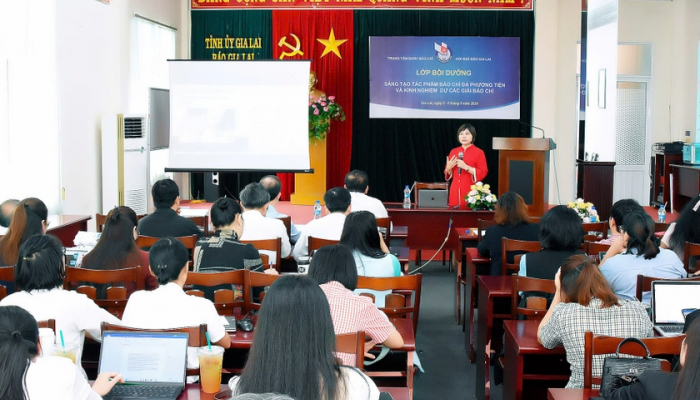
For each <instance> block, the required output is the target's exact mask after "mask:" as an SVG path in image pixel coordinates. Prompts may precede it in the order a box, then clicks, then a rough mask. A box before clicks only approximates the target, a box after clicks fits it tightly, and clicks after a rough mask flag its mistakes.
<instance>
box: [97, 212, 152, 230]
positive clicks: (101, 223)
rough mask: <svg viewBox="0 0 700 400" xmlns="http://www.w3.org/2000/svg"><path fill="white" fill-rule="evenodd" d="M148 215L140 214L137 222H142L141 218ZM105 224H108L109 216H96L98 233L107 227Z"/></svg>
mask: <svg viewBox="0 0 700 400" xmlns="http://www.w3.org/2000/svg"><path fill="white" fill-rule="evenodd" d="M146 215H148V214H139V215H137V216H136V221H140V220H141V218H143V217H145V216H146ZM105 222H107V216H106V215H104V214H95V225H96V227H97V232H102V230H103V229H104V227H105Z"/></svg>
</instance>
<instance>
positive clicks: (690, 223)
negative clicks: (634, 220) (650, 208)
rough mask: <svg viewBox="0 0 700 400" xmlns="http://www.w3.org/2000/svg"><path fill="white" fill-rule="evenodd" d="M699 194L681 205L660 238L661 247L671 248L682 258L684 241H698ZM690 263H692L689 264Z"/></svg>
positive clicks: (699, 223)
mask: <svg viewBox="0 0 700 400" xmlns="http://www.w3.org/2000/svg"><path fill="white" fill-rule="evenodd" d="M699 209H700V194H698V195H697V196H695V197H694V198H693V199H692V200H690V201H689V202H688V204H686V205H685V207H683V211H682V212H681V215H679V216H678V219H677V220H676V222H672V223H671V225H669V227H668V230H667V231H666V233H665V234H664V237H663V238H662V239H661V247H662V248H664V249H670V250H673V252H674V253H676V255H677V256H678V258H679V259H680V260H681V261H682V260H683V256H684V254H683V252H684V251H685V242H690V243H700V211H699ZM691 265H692V264H691Z"/></svg>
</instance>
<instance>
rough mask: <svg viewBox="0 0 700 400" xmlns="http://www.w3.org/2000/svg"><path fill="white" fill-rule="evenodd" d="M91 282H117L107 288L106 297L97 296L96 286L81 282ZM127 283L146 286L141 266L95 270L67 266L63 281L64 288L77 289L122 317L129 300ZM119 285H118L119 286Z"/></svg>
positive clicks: (141, 287) (138, 286) (140, 286)
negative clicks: (125, 285) (99, 297)
mask: <svg viewBox="0 0 700 400" xmlns="http://www.w3.org/2000/svg"><path fill="white" fill-rule="evenodd" d="M82 282H89V283H94V284H106V285H108V284H115V285H114V286H109V287H108V288H107V295H106V298H105V299H98V298H97V289H96V288H95V287H94V286H89V285H84V284H81V283H82ZM126 283H134V285H135V286H136V290H142V289H143V288H144V281H143V278H142V275H141V266H138V267H133V268H124V269H112V270H94V269H83V268H74V267H66V277H65V279H64V281H63V288H64V289H66V290H75V291H76V292H78V293H82V294H84V295H86V296H87V297H89V298H90V299H91V300H93V301H94V302H95V304H97V305H98V306H100V307H102V308H104V309H105V310H107V311H109V312H110V313H112V314H114V315H116V316H117V317H118V318H121V316H122V314H123V313H124V308H125V307H126V302H127V300H128V297H127V293H126V288H125V287H124V286H123V285H124V284H126ZM117 285H118V286H117Z"/></svg>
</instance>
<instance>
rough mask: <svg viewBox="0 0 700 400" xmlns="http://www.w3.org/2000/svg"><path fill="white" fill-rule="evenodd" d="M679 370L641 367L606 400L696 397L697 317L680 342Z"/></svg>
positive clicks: (699, 387)
mask: <svg viewBox="0 0 700 400" xmlns="http://www.w3.org/2000/svg"><path fill="white" fill-rule="evenodd" d="M680 364H681V366H682V368H681V372H680V373H676V372H664V371H644V372H642V374H641V375H639V377H638V380H637V382H635V383H633V384H632V385H629V386H624V387H621V388H619V389H617V390H616V391H614V392H612V393H611V394H610V395H609V396H608V397H606V400H669V399H670V400H700V321H694V322H693V323H692V324H691V325H690V329H688V332H687V335H686V337H685V339H684V340H683V345H682V346H681V356H680Z"/></svg>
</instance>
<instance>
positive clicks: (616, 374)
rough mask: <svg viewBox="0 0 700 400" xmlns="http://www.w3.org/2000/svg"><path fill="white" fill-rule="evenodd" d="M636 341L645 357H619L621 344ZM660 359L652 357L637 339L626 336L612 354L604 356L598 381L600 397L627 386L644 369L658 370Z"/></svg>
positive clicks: (635, 380) (635, 379)
mask: <svg viewBox="0 0 700 400" xmlns="http://www.w3.org/2000/svg"><path fill="white" fill-rule="evenodd" d="M628 342H633V343H637V344H639V345H640V346H642V347H643V348H644V350H646V352H647V355H646V357H642V358H639V357H636V358H621V357H620V348H621V347H622V345H623V344H625V343H628ZM660 370H661V360H660V359H658V358H652V357H651V353H649V349H648V348H647V346H646V345H645V344H644V342H642V341H641V340H639V339H636V338H628V339H625V340H623V341H621V342H620V344H619V345H618V346H617V351H616V352H615V355H614V356H609V357H605V361H604V362H603V374H602V376H601V381H600V397H607V396H608V395H610V393H612V392H614V391H615V390H616V389H619V388H621V387H623V386H629V385H631V384H633V383H635V382H637V377H638V376H639V375H641V374H642V372H644V371H660Z"/></svg>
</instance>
